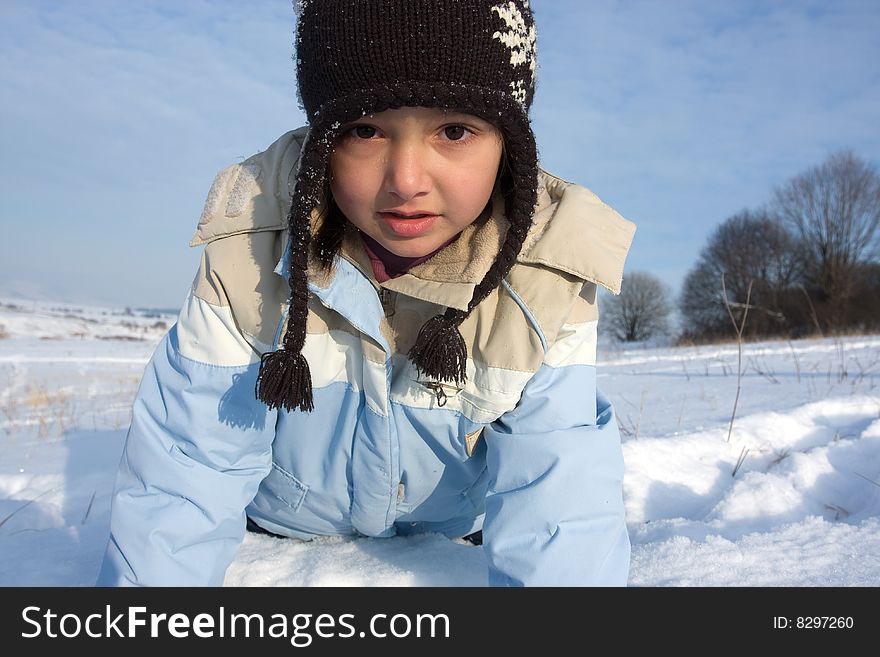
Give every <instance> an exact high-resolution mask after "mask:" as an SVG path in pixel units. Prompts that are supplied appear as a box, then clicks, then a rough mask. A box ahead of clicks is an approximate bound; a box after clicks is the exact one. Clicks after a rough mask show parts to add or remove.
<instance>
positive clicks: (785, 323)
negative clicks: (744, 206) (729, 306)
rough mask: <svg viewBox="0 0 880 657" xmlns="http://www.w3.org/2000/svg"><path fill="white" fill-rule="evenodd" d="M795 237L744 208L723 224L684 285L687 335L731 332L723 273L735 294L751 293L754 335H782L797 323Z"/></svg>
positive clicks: (768, 218)
mask: <svg viewBox="0 0 880 657" xmlns="http://www.w3.org/2000/svg"><path fill="white" fill-rule="evenodd" d="M799 276H800V270H799V260H798V258H797V247H796V241H795V240H794V238H793V237H792V236H791V234H790V233H788V231H787V230H786V229H785V227H784V226H783V225H781V224H780V223H779V222H778V221H775V220H774V219H773V218H772V217H771V216H770V215H769V214H768V213H767V212H766V211H763V210H761V211H748V210H744V211H742V212H740V213H738V214H735V215H734V216H732V217H730V218H728V219H726V220H725V221H724V222H723V223H722V224H720V225H719V226H718V227H717V228H716V229H715V231H714V232H713V233H712V235H711V236H710V237H709V241H708V243H707V244H706V246H705V247H704V248H703V250H702V252H701V253H700V257H699V259H698V261H697V264H696V266H695V267H694V268H693V269H692V270H691V271H690V272H689V273H688V275H687V276H686V278H685V281H684V285H683V286H682V293H681V297H680V301H679V309H680V310H681V314H682V318H683V329H684V333H685V335H686V336H688V337H708V336H719V335H728V334H729V333H730V322H729V320H728V313H727V310H726V308H725V303H724V296H723V295H722V293H721V280H722V277H723V278H724V280H725V281H726V289H727V290H728V292H729V293H730V294H731V295H732V296H733V298H745V296H746V293H747V291H751V299H752V307H753V309H754V310H753V316H752V318H751V322H750V323H749V332H750V334H752V335H773V334H778V333H784V332H785V331H786V330H787V328H789V327H790V326H791V324H792V322H793V318H792V317H790V315H791V312H790V310H789V307H790V306H791V305H792V304H791V302H790V301H789V297H790V296H791V294H792V293H791V290H792V286H793V285H795V283H796V282H797V281H798V280H799Z"/></svg>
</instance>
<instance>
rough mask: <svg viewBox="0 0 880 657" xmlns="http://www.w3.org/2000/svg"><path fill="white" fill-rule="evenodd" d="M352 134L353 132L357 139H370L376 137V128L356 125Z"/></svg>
mask: <svg viewBox="0 0 880 657" xmlns="http://www.w3.org/2000/svg"><path fill="white" fill-rule="evenodd" d="M352 132H354V134H355V136H357V137H358V138H359V139H372V138H373V137H375V136H376V128H374V127H373V126H371V125H356V126H355V127H354V128H353V129H352Z"/></svg>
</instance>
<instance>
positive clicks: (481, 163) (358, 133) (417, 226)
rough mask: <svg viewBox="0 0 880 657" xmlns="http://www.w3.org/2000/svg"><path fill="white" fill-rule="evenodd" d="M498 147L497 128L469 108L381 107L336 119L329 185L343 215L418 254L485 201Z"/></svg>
mask: <svg viewBox="0 0 880 657" xmlns="http://www.w3.org/2000/svg"><path fill="white" fill-rule="evenodd" d="M501 150H502V137H501V133H500V132H499V130H498V129H497V128H495V126H493V125H492V124H491V123H489V122H488V121H484V120H482V119H480V118H477V117H476V116H473V115H471V114H463V113H460V112H452V111H445V110H441V109H436V108H426V107H403V108H400V109H391V110H386V111H384V112H379V113H376V114H370V115H368V116H365V117H363V118H362V119H358V120H357V121H354V122H352V123H350V124H348V125H346V126H344V127H343V129H342V131H341V132H340V136H339V138H338V139H337V142H336V144H335V147H334V150H333V153H332V155H331V157H330V171H331V179H330V189H331V191H332V192H333V198H334V199H335V201H336V204H337V205H338V206H339V209H340V210H342V213H343V214H344V215H345V216H346V217H347V218H348V220H349V221H350V222H351V223H353V224H354V225H355V226H357V227H358V228H359V229H360V230H362V231H363V232H365V233H366V234H367V235H369V236H370V237H372V238H373V239H374V240H376V241H377V242H379V243H380V244H381V245H382V246H384V247H385V248H386V249H388V250H389V251H391V252H392V253H396V254H397V255H399V256H404V257H417V256H423V255H427V254H428V253H431V252H432V251H435V250H437V249H438V248H440V247H441V246H442V245H443V244H445V243H446V242H448V241H449V240H450V239H452V238H453V237H454V236H455V235H457V234H458V233H459V232H461V231H462V230H463V229H464V228H466V227H467V226H469V225H470V224H472V223H473V222H474V221H475V220H476V219H477V217H478V216H479V215H480V213H481V212H482V211H483V209H484V208H485V207H486V204H487V203H488V202H489V198H490V197H491V195H492V190H493V188H494V186H495V178H496V175H497V173H498V165H499V163H500V161H501Z"/></svg>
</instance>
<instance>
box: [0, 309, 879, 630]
mask: <svg viewBox="0 0 880 657" xmlns="http://www.w3.org/2000/svg"><path fill="white" fill-rule="evenodd" d="M103 312H104V311H102V310H100V309H88V308H65V307H55V306H49V305H41V304H38V303H35V304H30V305H28V306H24V307H19V308H17V309H13V308H10V307H9V306H8V305H6V306H0V325H3V326H4V327H5V331H6V334H7V338H6V339H0V554H2V555H3V559H0V586H90V585H91V584H93V583H94V581H95V578H96V577H97V574H98V570H99V567H100V563H101V559H102V557H103V552H104V548H105V545H106V541H107V537H108V533H109V523H110V496H111V491H112V488H113V480H114V477H115V473H116V468H117V464H118V462H119V457H120V454H121V450H122V445H123V440H124V438H125V428H126V426H127V425H128V417H129V412H130V408H131V400H132V397H133V395H134V391H135V389H136V387H137V383H138V380H139V378H140V375H141V373H142V371H143V368H144V365H145V364H146V361H147V359H148V358H149V356H150V352H151V351H152V350H153V348H154V346H155V344H156V343H157V342H158V341H159V339H160V337H161V335H162V333H163V332H164V330H163V329H161V328H160V327H158V326H156V325H155V323H156V319H155V318H151V317H145V316H142V315H141V316H139V315H137V314H135V315H134V316H127V315H126V316H120V315H113V314H112V313H111V314H107V315H105V314H103ZM165 319H166V320H168V319H169V318H168V317H166V318H165ZM112 336H116V337H117V338H124V337H126V336H127V337H128V338H140V339H116V340H107V339H97V338H99V337H104V338H107V337H112ZM44 338H51V339H44ZM599 360H600V362H601V367H600V369H599V374H598V377H599V378H598V383H599V385H600V387H601V389H602V391H603V393H605V394H606V395H607V396H608V398H609V399H610V400H611V402H612V404H613V405H614V408H615V411H616V414H617V421H618V424H619V426H620V430H621V437H622V442H623V457H624V462H625V464H626V471H625V474H624V480H623V499H624V505H625V509H626V522H627V529H628V532H629V536H630V541H631V543H632V560H631V565H630V571H629V579H628V585H629V586H634V587H700V586H721V587H733V586H753V587H755V586H761V587H763V586H782V587H789V586H807V587H827V586H840V587H877V586H880V392H878V390H880V387H878V386H880V369H878V367H880V337H877V336H853V337H847V338H836V339H828V338H826V339H815V340H799V341H797V342H795V343H788V344H786V343H783V342H765V343H750V344H748V345H746V346H745V350H744V353H743V377H742V381H741V383H742V392H741V396H740V398H739V401H738V405H737V413H736V417H735V421H734V424H733V427H732V430H731V431H730V434H729V435H728V430H729V429H731V427H730V416H731V411H732V402H733V399H734V396H735V394H736V385H737V377H736V362H737V350H736V347H735V345H707V346H701V347H655V348H633V347H626V348H624V347H621V346H619V345H616V344H615V343H611V342H609V343H607V344H606V345H604V346H602V345H601V344H600V353H599ZM486 575H487V563H486V560H485V557H484V555H483V551H482V550H481V549H480V548H478V547H476V546H473V545H470V544H468V543H465V542H463V541H461V540H459V539H456V540H450V539H448V538H446V537H445V536H442V535H439V534H425V535H418V536H408V537H394V538H388V539H373V538H363V537H361V538H355V537H320V538H316V539H315V540H313V541H311V542H308V543H302V542H299V541H295V540H279V539H276V538H273V537H270V536H265V535H256V534H247V535H246V536H245V538H244V541H243V543H242V544H241V546H240V549H239V551H238V553H237V554H236V556H235V558H234V560H233V562H232V564H231V565H230V567H229V569H228V570H227V572H226V579H225V584H226V585H227V586H402V587H403V586H485V584H486V581H487V580H486ZM854 594H855V595H857V596H860V597H861V599H865V596H864V594H863V593H858V592H854ZM868 599H869V598H868ZM867 604H868V603H862V606H863V607H864V609H865V613H868V609H869V607H867V606H864V605H867ZM829 611H830V612H832V613H834V614H840V613H841V610H839V609H830V610H828V609H826V610H824V611H823V612H822V613H829ZM812 613H819V612H818V610H812ZM768 622H769V621H768Z"/></svg>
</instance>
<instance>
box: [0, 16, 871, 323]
mask: <svg viewBox="0 0 880 657" xmlns="http://www.w3.org/2000/svg"><path fill="white" fill-rule="evenodd" d="M532 6H533V9H534V12H535V16H536V20H537V23H538V59H539V67H538V88H537V94H536V98H535V102H534V105H533V108H532V122H533V127H534V130H535V134H536V137H537V140H538V146H539V151H540V156H541V164H542V166H543V167H544V168H545V169H547V170H548V171H550V172H552V173H554V174H556V175H558V176H560V177H562V178H564V179H566V180H569V181H572V182H577V183H580V184H582V185H585V186H586V187H589V188H590V189H592V190H593V191H594V192H595V193H596V194H598V195H599V196H600V197H601V198H602V199H603V200H605V201H606V202H607V203H608V204H609V205H611V206H612V207H614V208H615V209H617V210H618V211H619V212H620V213H621V214H622V215H623V216H625V217H627V218H628V219H630V220H632V221H634V222H635V223H636V224H638V232H637V234H636V238H635V241H634V244H633V248H632V250H631V254H630V257H629V260H628V262H627V271H647V272H650V273H653V274H655V275H656V276H657V277H659V278H660V279H661V280H663V281H664V282H665V283H666V284H667V285H669V287H670V288H671V289H672V291H673V292H674V293H677V291H678V290H679V288H680V284H681V282H682V280H683V278H684V276H685V275H686V273H687V271H688V270H689V269H690V268H691V267H692V266H693V265H694V263H695V261H696V259H697V256H698V255H699V252H700V250H701V248H702V247H703V246H704V244H705V242H706V239H707V237H708V236H709V235H710V234H711V232H712V230H713V229H714V228H715V227H716V226H717V225H718V224H719V223H720V222H722V221H723V220H724V219H726V218H728V217H730V216H732V215H734V214H736V213H737V212H739V211H740V210H743V209H747V208H748V209H754V208H757V207H759V206H760V205H762V204H764V203H766V202H767V201H768V200H769V199H770V197H771V194H772V191H773V189H774V187H775V186H777V185H780V184H782V183H784V182H785V181H786V180H788V179H790V178H791V177H792V176H794V175H797V174H798V173H800V172H802V171H804V170H805V169H807V168H809V167H812V166H814V165H817V164H819V163H821V162H822V161H823V160H824V159H825V158H826V157H827V156H828V155H829V154H831V153H832V152H835V151H837V150H839V149H843V148H848V149H852V150H853V151H855V152H856V153H857V154H858V155H859V156H861V157H862V158H864V159H865V160H867V161H868V162H870V163H873V164H875V165H877V164H878V163H880V130H878V129H877V116H880V39H878V38H877V34H878V33H880V3H877V2H876V0H836V1H835V2H832V3H829V2H825V1H818V0H781V1H776V2H766V1H765V0H736V1H731V2H723V3H722V2H712V3H707V2H702V1H701V0H672V1H669V2H659V1H657V0H644V1H640V0H633V1H631V2H619V1H614V0H591V2H580V1H579V0H533V2H532ZM0 25H2V28H3V34H4V38H3V39H2V40H0V99H2V102H0V167H2V169H0V170H2V176H0V195H2V198H3V200H4V202H3V204H2V205H0V227H2V239H0V294H4V295H7V296H19V297H25V298H44V299H56V300H67V301H77V302H84V303H108V304H114V305H131V306H134V307H141V306H150V307H161V308H177V307H179V306H180V304H181V303H182V302H183V300H184V298H185V296H186V292H187V290H188V289H189V285H190V283H191V281H192V278H193V276H194V274H195V271H196V268H197V266H198V260H199V257H200V251H199V249H191V248H189V247H188V242H189V239H190V237H191V235H192V233H193V232H194V230H195V226H196V224H197V222H198V218H199V216H200V214H201V209H202V206H203V204H204V202H205V198H206V196H207V193H208V189H209V188H210V185H211V182H212V180H213V178H214V175H215V174H216V173H217V171H219V170H220V169H222V168H223V167H225V166H227V165H229V164H231V163H233V162H237V161H241V160H242V159H244V158H246V157H248V156H250V155H252V154H254V153H256V152H258V151H260V150H262V149H264V148H266V147H267V146H269V144H271V143H272V142H273V141H274V140H275V139H276V138H277V137H278V136H280V135H281V134H282V133H284V132H286V131H287V130H290V129H293V128H296V127H298V126H300V125H303V124H304V123H305V119H304V114H303V113H302V111H301V110H300V109H299V107H298V106H297V101H296V93H295V84H296V82H295V74H294V64H293V61H292V50H293V46H292V44H293V11H292V8H291V3H290V0H254V1H253V2H247V3H242V2H237V1H235V0H216V1H208V0H188V1H187V2H177V1H176V0H141V1H139V2H116V1H114V0H81V1H78V2H57V1H49V0H4V1H3V2H0ZM872 62H873V63H872Z"/></svg>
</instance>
